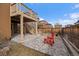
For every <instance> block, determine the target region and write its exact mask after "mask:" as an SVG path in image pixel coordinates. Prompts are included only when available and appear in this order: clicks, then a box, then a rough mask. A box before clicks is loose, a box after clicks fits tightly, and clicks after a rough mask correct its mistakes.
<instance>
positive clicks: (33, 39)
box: [12, 34, 69, 56]
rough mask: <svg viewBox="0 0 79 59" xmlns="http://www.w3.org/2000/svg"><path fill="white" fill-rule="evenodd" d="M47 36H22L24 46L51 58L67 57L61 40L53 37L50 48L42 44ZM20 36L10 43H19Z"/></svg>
mask: <svg viewBox="0 0 79 59" xmlns="http://www.w3.org/2000/svg"><path fill="white" fill-rule="evenodd" d="M46 36H47V35H40V34H38V35H29V34H27V35H25V36H24V46H26V47H29V48H32V49H35V50H37V51H40V52H42V53H45V54H49V55H51V56H68V55H69V53H68V51H67V48H66V46H65V45H64V43H63V41H62V39H61V38H60V37H59V36H57V37H55V43H54V45H53V46H52V47H51V46H49V45H48V44H44V43H43V40H44V37H46ZM19 37H20V35H18V36H16V37H14V38H13V39H12V41H15V42H18V43H19V39H20V38H19Z"/></svg>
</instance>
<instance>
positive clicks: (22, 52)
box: [8, 42, 47, 56]
mask: <svg viewBox="0 0 79 59" xmlns="http://www.w3.org/2000/svg"><path fill="white" fill-rule="evenodd" d="M8 56H47V54H44V53H41V52H38V51H36V50H33V49H30V48H28V47H25V46H23V45H21V44H18V43H15V42H11V48H10V51H9V52H8Z"/></svg>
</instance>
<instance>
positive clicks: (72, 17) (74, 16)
mask: <svg viewBox="0 0 79 59" xmlns="http://www.w3.org/2000/svg"><path fill="white" fill-rule="evenodd" d="M69 17H70V18H71V19H77V18H79V13H71V14H69Z"/></svg>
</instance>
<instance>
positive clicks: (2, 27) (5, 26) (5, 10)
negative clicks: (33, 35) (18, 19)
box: [0, 3, 11, 38]
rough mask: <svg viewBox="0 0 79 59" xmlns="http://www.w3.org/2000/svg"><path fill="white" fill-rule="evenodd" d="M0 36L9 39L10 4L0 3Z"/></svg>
mask: <svg viewBox="0 0 79 59" xmlns="http://www.w3.org/2000/svg"><path fill="white" fill-rule="evenodd" d="M0 34H1V35H2V36H3V37H5V38H10V37H11V20H10V4H9V3H0Z"/></svg>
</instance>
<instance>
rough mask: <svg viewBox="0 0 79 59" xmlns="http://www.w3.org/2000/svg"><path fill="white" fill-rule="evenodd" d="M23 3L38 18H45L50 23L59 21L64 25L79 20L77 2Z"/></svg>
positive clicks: (78, 5)
mask: <svg viewBox="0 0 79 59" xmlns="http://www.w3.org/2000/svg"><path fill="white" fill-rule="evenodd" d="M25 5H27V6H28V7H29V8H31V9H32V10H33V11H35V12H36V13H37V14H38V16H39V18H40V20H46V21H48V22H49V23H51V24H52V25H54V24H56V23H59V24H62V25H63V26H65V25H67V24H74V23H75V22H77V20H79V4H78V3H25Z"/></svg>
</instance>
